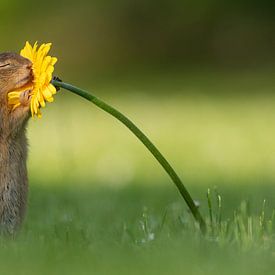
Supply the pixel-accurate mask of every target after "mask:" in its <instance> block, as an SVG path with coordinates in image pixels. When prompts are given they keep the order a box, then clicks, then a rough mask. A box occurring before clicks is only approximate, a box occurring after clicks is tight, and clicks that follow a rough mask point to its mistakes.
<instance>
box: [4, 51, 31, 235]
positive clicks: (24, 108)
mask: <svg viewBox="0 0 275 275" xmlns="http://www.w3.org/2000/svg"><path fill="white" fill-rule="evenodd" d="M31 65H32V64H31V62H30V61H29V60H28V59H25V58H23V57H21V56H20V55H18V54H15V53H2V54H0V231H1V232H8V233H14V232H15V231H16V229H17V228H18V227H19V225H20V224H21V222H22V220H23V217H24V213H25V209H26V203H27V193H28V178H27V168H26V161H27V139H26V126H27V122H28V119H29V117H30V112H29V91H26V92H24V93H23V94H22V96H21V97H20V102H21V105H20V106H19V107H18V108H16V109H15V110H13V111H12V110H11V108H10V107H9V106H8V101H7V94H8V92H10V91H12V90H14V89H16V88H20V87H23V86H25V85H26V84H27V83H28V82H29V81H30V80H31V78H32V73H31Z"/></svg>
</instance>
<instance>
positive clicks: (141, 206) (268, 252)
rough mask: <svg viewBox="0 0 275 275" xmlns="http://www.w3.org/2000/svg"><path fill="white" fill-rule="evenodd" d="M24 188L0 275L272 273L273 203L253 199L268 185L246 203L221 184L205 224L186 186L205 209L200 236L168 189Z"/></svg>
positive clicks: (3, 243) (0, 253) (1, 255)
mask: <svg viewBox="0 0 275 275" xmlns="http://www.w3.org/2000/svg"><path fill="white" fill-rule="evenodd" d="M167 184H168V183H167ZM30 191H31V192H30V205H29V211H28V215H27V219H26V222H25V224H24V226H23V229H22V231H21V233H20V234H19V236H17V237H16V238H15V239H14V240H2V241H1V250H0V271H1V274H38V273H39V274H60V273H63V272H64V273H66V274H76V273H77V274H141V273H144V274H232V272H241V274H260V273H263V274H273V270H274V267H275V264H274V248H275V247H274V233H275V228H274V220H273V218H272V209H273V207H274V206H275V204H274V200H273V201H269V200H267V201H266V206H265V209H264V212H263V211H262V206H261V205H262V200H261V197H269V196H270V193H271V192H273V193H274V191H275V188H274V187H273V188H270V186H268V187H264V186H263V188H261V193H260V194H259V193H258V195H259V198H258V199H255V196H253V194H257V192H258V190H257V188H253V190H251V191H250V192H251V193H250V194H247V195H248V197H247V201H248V202H249V204H250V206H249V207H248V205H247V204H246V203H244V202H242V201H241V200H240V195H239V192H238V191H239V190H236V189H234V188H232V187H227V188H226V189H225V190H224V194H221V198H222V200H224V202H223V201H222V209H221V212H219V210H218V208H217V205H216V195H215V191H214V190H213V193H212V212H213V213H212V214H213V223H212V225H211V223H210V219H209V215H208V214H207V211H208V209H207V199H206V194H204V195H203V196H202V197H199V194H201V189H193V190H192V191H193V193H194V194H195V195H196V196H198V198H199V200H200V202H201V207H202V208H203V210H204V212H206V213H204V214H205V216H206V217H207V221H208V226H209V227H208V233H207V235H206V236H204V237H203V236H201V235H200V233H199V230H198V228H197V226H196V225H195V224H194V222H193V219H192V217H191V215H190V213H189V212H188V211H187V209H186V206H185V204H184V203H183V201H182V200H181V198H180V196H179V195H178V194H177V193H176V190H175V189H174V188H169V187H168V188H164V187H161V188H158V189H155V188H153V187H149V186H148V187H145V186H143V187H137V186H134V187H130V186H129V187H124V188H76V187H75V185H71V184H69V185H68V187H67V188H58V187H48V188H47V187H43V188H42V187H37V186H36V187H34V186H33V187H32V188H31V190H30ZM252 193H253V194H252ZM236 197H237V199H236ZM234 198H235V199H234ZM223 203H226V205H227V206H224V205H223ZM248 208H249V209H248ZM220 214H221V217H220Z"/></svg>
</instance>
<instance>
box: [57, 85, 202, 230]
mask: <svg viewBox="0 0 275 275" xmlns="http://www.w3.org/2000/svg"><path fill="white" fill-rule="evenodd" d="M52 84H53V85H54V86H56V87H61V88H64V89H66V90H68V91H71V92H73V93H75V94H77V95H79V96H81V97H83V98H86V99H87V100H89V101H91V102H93V103H94V104H95V105H96V106H98V107H99V108H101V109H102V110H104V111H106V112H107V113H109V114H110V115H112V116H114V117H115V118H116V119H118V120H119V121H120V122H122V123H123V124H124V125H125V126H126V127H127V128H128V129H129V130H130V131H131V132H132V133H133V134H134V135H135V136H136V137H137V138H138V139H139V140H140V141H141V142H142V143H143V144H144V145H145V146H146V147H147V149H148V150H149V151H150V152H151V153H152V154H153V156H154V157H155V158H156V159H157V161H158V162H159V163H160V164H161V166H162V167H163V168H164V170H165V171H166V172H167V173H168V175H169V176H170V178H171V179H172V181H173V182H174V183H175V185H176V186H177V188H178V190H179V192H180V194H181V195H182V197H183V198H184V200H185V202H186V203H187V205H188V207H189V209H190V211H191V212H192V214H193V216H194V218H195V219H196V221H197V222H198V223H199V225H200V229H201V231H202V232H203V233H205V231H206V225H205V222H204V219H203V217H202V216H201V214H200V212H199V210H198V207H197V206H196V205H195V203H194V201H193V199H192V197H191V196H190V194H189V192H188V191H187V189H186V188H185V186H184V185H183V183H182V181H181V180H180V178H179V176H178V175H177V173H176V172H175V171H174V169H173V168H172V166H171V165H170V164H169V162H168V161H167V160H166V159H165V157H164V156H163V155H162V154H161V153H160V151H159V150H158V149H157V148H156V146H155V145H154V144H153V143H152V142H151V141H150V140H149V139H148V137H147V136H146V135H145V134H143V132H142V131H141V130H140V129H139V128H137V126H136V125H135V124H134V123H133V122H132V121H131V120H129V119H128V118H127V117H126V116H124V115H123V114H122V113H121V112H119V111H118V110H116V109H115V108H113V107H112V106H110V105H108V104H107V103H105V102H103V101H102V100H100V99H99V98H97V97H96V96H94V95H92V94H90V93H88V92H86V91H84V90H82V89H79V88H77V87H74V86H72V85H70V84H67V83H64V82H61V81H57V80H52Z"/></svg>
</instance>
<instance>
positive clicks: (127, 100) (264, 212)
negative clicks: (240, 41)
mask: <svg viewBox="0 0 275 275" xmlns="http://www.w3.org/2000/svg"><path fill="white" fill-rule="evenodd" d="M238 77H239V78H240V79H243V78H242V77H240V76H238ZM229 79H230V81H229ZM272 79H273V78H272ZM175 80H176V79H175ZM191 80H192V81H191ZM191 80H190V79H189V81H188V79H186V83H188V85H187V86H188V87H185V86H184V84H183V83H182V80H181V79H178V82H177V81H175V83H180V84H179V85H178V86H177V87H173V86H169V85H168V84H167V83H163V84H164V85H162V83H161V81H158V84H157V90H159V89H160V94H158V99H157V101H156V100H155V98H156V94H157V92H156V91H154V93H152V94H148V93H146V88H145V86H146V83H143V85H144V86H143V87H142V88H140V90H129V87H128V86H127V87H124V88H123V87H122V86H120V87H119V89H118V90H116V89H115V88H108V87H106V91H107V93H105V94H103V95H102V96H101V97H103V98H105V99H106V101H107V102H110V103H112V104H114V105H115V106H116V107H118V109H119V110H121V111H123V112H124V113H126V114H127V115H129V117H130V118H131V119H133V121H134V122H136V123H137V125H138V126H140V127H141V129H143V130H144V131H145V133H146V134H148V136H149V137H150V138H151V139H152V141H154V143H155V144H156V145H157V146H158V148H159V149H160V151H161V152H162V153H164V155H165V156H166V157H167V158H168V160H169V161H170V162H171V164H172V165H173V167H175V170H176V171H177V172H178V173H179V175H180V176H181V177H182V179H183V181H184V183H185V184H186V186H187V188H188V190H190V192H191V194H192V195H193V197H194V198H195V199H196V200H197V201H199V203H200V208H201V212H202V213H203V215H204V217H205V218H206V221H207V225H208V230H207V234H206V235H205V236H201V235H200V232H199V230H198V227H197V225H196V224H195V223H194V220H193V218H192V217H191V215H190V213H189V212H188V210H187V207H186V205H185V203H184V202H183V200H182V199H181V197H180V195H179V194H178V192H177V190H176V188H175V187H174V186H173V183H172V182H171V181H170V180H169V178H168V177H167V176H166V175H165V173H164V172H163V171H162V170H161V168H160V166H159V165H157V164H156V163H155V161H154V159H153V158H152V157H151V155H150V154H148V153H147V152H146V150H145V149H144V148H143V147H142V145H140V144H139V143H138V142H137V140H136V139H135V138H134V137H133V136H132V135H130V134H129V133H128V131H127V130H126V129H124V127H122V126H120V124H119V123H118V122H116V121H114V119H113V118H111V117H108V116H107V115H106V114H105V113H103V112H100V111H99V110H98V109H96V108H95V107H93V106H90V104H89V103H88V102H84V101H81V99H77V98H75V97H74V96H73V95H69V94H65V93H64V94H59V95H57V97H56V103H55V104H51V105H49V106H48V107H47V108H46V109H45V110H43V115H44V116H43V118H42V120H38V121H31V122H30V125H29V138H30V157H29V172H30V173H29V174H30V198H29V210H28V214H27V217H26V221H25V223H24V225H23V228H22V231H21V232H20V234H19V235H18V236H17V237H16V238H15V239H10V240H4V239H2V240H1V249H0V274H28V275H29V274H30V275H31V274H60V273H66V274H142V273H144V274H196V275H197V274H232V273H234V272H237V273H239V274H273V273H274V272H273V271H274V268H275V264H274V257H275V256H274V255H275V254H274V252H275V250H274V249H275V247H274V233H275V225H274V222H275V221H274V209H275V203H274V201H275V200H274V194H275V186H274V184H273V183H274V179H275V174H274V164H275V158H274V151H275V139H274V136H275V128H274V127H273V125H275V115H274V114H275V113H274V103H275V97H274V96H273V95H271V94H270V93H268V91H269V90H270V89H271V86H269V87H262V86H261V87H260V86H257V85H254V86H253V89H254V90H253V94H249V89H250V88H251V86H249V87H246V86H245V84H244V83H242V85H241V87H242V89H243V93H242V95H240V94H238V93H236V92H235V93H230V91H231V90H232V91H233V90H234V91H235V87H236V86H239V85H238V83H239V82H238V81H237V80H236V81H234V79H233V78H232V76H228V79H227V81H225V80H224V79H222V80H220V82H219V81H218V80H217V82H215V83H220V84H219V85H217V86H214V87H212V88H213V89H214V90H213V94H208V93H207V91H204V90H203V89H204V87H208V86H209V85H210V84H211V81H210V82H208V86H207V85H204V83H203V82H199V81H195V79H194V78H192V79H191ZM208 81H209V80H208ZM270 81H271V79H270ZM272 81H273V80H272ZM164 82H165V81H164ZM172 82H173V81H172V80H171V83H172ZM191 83H195V84H192V85H193V86H190V85H191ZM198 83H199V84H198ZM209 83H210V84H209ZM222 83H226V85H222ZM267 83H268V81H267ZM270 83H271V82H270ZM272 83H273V82H272ZM162 86H163V87H164V88H163V90H161V87H162ZM210 86H211V85H210ZM223 86H226V90H225V92H224V94H222V95H221V94H219V90H220V88H221V87H223ZM114 87H116V85H114ZM168 87H173V89H172V88H171V89H172V90H173V91H174V92H173V93H171V94H169V96H167V94H166V95H165V94H164V93H163V92H164V91H165V90H167V88H168ZM215 87H216V90H215ZM84 88H85V87H84ZM208 88H209V89H210V87H208ZM123 89H124V90H123ZM151 89H153V87H152V86H150V90H151ZM246 89H247V90H246ZM257 89H258V90H257ZM104 90H105V88H104ZM186 91H187V93H185V92H186ZM257 91H258V92H257ZM263 91H264V92H263ZM118 92H121V93H118ZM96 94H97V95H100V94H101V91H100V90H99V91H98V93H96ZM170 95H172V96H170ZM208 188H210V189H208ZM208 190H210V191H209V192H208Z"/></svg>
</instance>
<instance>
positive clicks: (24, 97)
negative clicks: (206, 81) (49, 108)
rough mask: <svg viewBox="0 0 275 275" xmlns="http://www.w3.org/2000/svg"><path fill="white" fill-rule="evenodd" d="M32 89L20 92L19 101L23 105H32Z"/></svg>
mask: <svg viewBox="0 0 275 275" xmlns="http://www.w3.org/2000/svg"><path fill="white" fill-rule="evenodd" d="M30 93H31V90H27V91H24V92H22V93H21V94H20V97H19V101H20V104H21V105H23V106H24V107H26V106H29V105H30V100H31V94H30Z"/></svg>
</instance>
